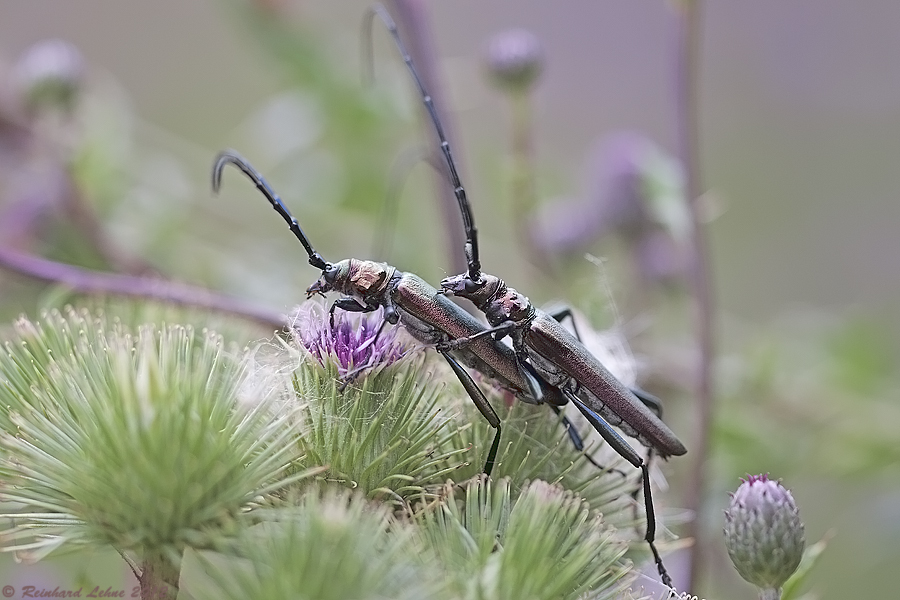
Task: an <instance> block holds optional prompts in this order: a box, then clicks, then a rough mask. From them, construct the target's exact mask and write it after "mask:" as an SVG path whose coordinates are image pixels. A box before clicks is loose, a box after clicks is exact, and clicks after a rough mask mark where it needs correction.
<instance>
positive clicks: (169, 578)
mask: <svg viewBox="0 0 900 600" xmlns="http://www.w3.org/2000/svg"><path fill="white" fill-rule="evenodd" d="M180 573H181V560H180V557H179V560H178V564H173V563H172V560H171V559H170V558H169V557H168V556H164V555H163V554H162V553H149V554H148V555H147V556H146V557H144V560H143V561H142V562H141V576H140V579H139V581H140V584H141V600H151V599H152V600H176V598H177V597H178V578H179V575H180Z"/></svg>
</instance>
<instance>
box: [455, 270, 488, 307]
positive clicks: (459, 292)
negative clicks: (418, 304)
mask: <svg viewBox="0 0 900 600" xmlns="http://www.w3.org/2000/svg"><path fill="white" fill-rule="evenodd" d="M499 284H500V279H499V278H497V277H494V276H493V275H487V274H485V273H482V274H481V275H480V276H479V277H478V278H477V279H474V280H473V279H471V278H469V276H468V275H467V274H463V275H454V276H453V277H446V278H444V279H442V280H441V292H442V293H444V294H449V295H452V296H460V297H461V298H467V299H469V300H471V301H472V302H474V303H475V305H476V306H479V307H481V306H482V305H483V304H485V303H486V302H488V301H490V299H491V297H493V295H494V294H495V293H496V291H497V287H498V286H499Z"/></svg>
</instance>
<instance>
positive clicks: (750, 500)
mask: <svg viewBox="0 0 900 600" xmlns="http://www.w3.org/2000/svg"><path fill="white" fill-rule="evenodd" d="M805 544H806V541H805V539H804V534H803V522H802V521H801V520H800V513H799V511H798V509H797V505H796V504H795V503H794V497H793V496H791V492H790V491H788V490H787V489H785V488H784V487H783V486H782V485H781V484H780V483H778V482H777V481H771V480H770V479H769V478H768V476H766V475H751V476H750V477H748V478H747V479H746V480H745V481H744V482H743V483H742V484H741V485H740V487H739V488H738V489H737V491H736V492H735V493H734V494H732V496H731V504H730V506H729V508H728V510H726V511H725V546H726V547H727V548H728V555H729V556H730V557H731V562H732V563H734V567H735V568H736V569H737V572H738V573H740V575H741V577H743V578H744V579H746V580H747V581H749V582H750V583H752V584H753V585H755V586H757V587H759V588H760V589H762V590H763V591H764V592H766V593H767V596H766V597H774V598H777V597H779V596H780V594H779V590H780V588H781V586H782V585H784V582H785V581H787V580H788V578H789V577H790V576H791V575H792V574H793V573H794V571H796V570H797V566H798V565H799V564H800V559H801V558H802V556H803V548H804V546H805Z"/></svg>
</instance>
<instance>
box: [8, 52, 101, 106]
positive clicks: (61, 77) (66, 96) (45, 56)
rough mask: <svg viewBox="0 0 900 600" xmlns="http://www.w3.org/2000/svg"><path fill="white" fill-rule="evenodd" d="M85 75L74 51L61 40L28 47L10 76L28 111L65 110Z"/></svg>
mask: <svg viewBox="0 0 900 600" xmlns="http://www.w3.org/2000/svg"><path fill="white" fill-rule="evenodd" d="M84 73H85V66H84V58H83V57H82V55H81V52H79V51H78V48H76V47H75V46H73V45H72V44H70V43H68V42H64V41H62V40H45V41H43V42H39V43H37V44H35V45H33V46H31V47H30V48H28V49H27V50H26V51H25V52H24V53H23V54H22V57H21V58H20V59H19V61H18V62H17V63H16V66H15V69H14V73H13V77H14V81H15V84H16V86H17V88H18V90H19V94H20V95H21V98H22V102H23V104H24V105H25V106H26V107H27V108H28V109H29V111H32V112H34V111H39V110H42V109H46V108H50V109H58V110H62V111H69V110H71V109H72V106H73V105H74V104H75V100H76V98H77V97H78V93H79V91H80V89H81V86H82V83H83V79H84Z"/></svg>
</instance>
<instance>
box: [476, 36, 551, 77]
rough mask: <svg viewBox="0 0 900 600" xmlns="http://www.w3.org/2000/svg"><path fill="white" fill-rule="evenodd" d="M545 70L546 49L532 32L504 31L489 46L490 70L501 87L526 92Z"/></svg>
mask: <svg viewBox="0 0 900 600" xmlns="http://www.w3.org/2000/svg"><path fill="white" fill-rule="evenodd" d="M543 67H544V50H543V48H542V47H541V42H540V40H538V38H537V36H535V35H534V34H533V33H531V32H530V31H527V30H525V29H510V30H508V31H502V32H500V33H498V34H496V35H494V36H493V37H492V38H491V40H490V42H489V43H488V49H487V68H488V72H489V73H490V75H491V78H492V79H493V81H494V82H496V83H497V85H498V86H499V87H502V88H504V89H508V90H512V91H527V90H528V88H530V87H531V86H532V84H533V83H534V82H535V80H537V78H538V75H540V74H541V70H542V69H543Z"/></svg>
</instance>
